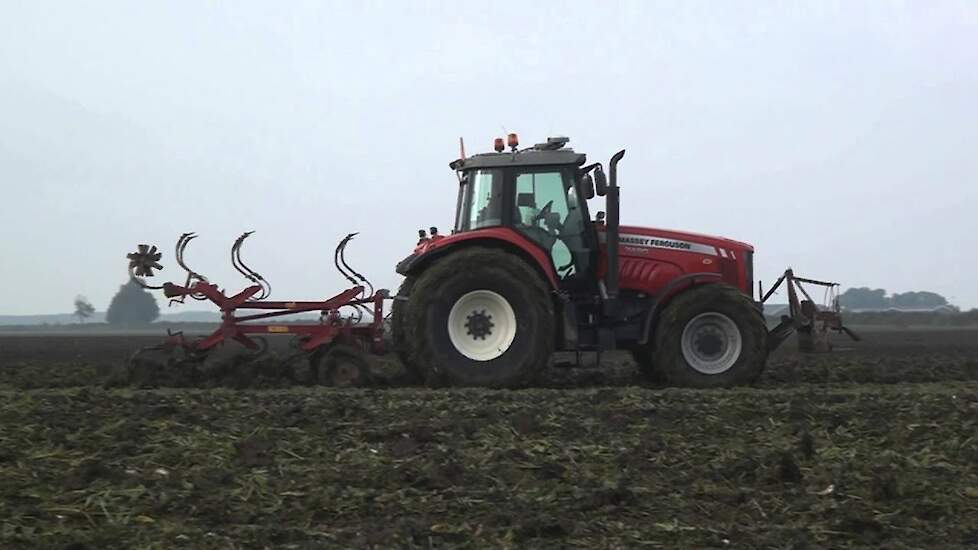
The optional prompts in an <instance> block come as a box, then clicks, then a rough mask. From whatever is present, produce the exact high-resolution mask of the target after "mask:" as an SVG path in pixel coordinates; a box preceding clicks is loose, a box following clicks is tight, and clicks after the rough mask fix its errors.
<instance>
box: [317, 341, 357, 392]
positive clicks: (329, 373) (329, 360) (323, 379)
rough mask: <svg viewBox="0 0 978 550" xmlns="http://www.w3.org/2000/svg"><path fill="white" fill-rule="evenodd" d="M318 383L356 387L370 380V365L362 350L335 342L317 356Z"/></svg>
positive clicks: (340, 386) (338, 386)
mask: <svg viewBox="0 0 978 550" xmlns="http://www.w3.org/2000/svg"><path fill="white" fill-rule="evenodd" d="M317 367H318V368H317V371H318V373H319V383H320V384H323V385H324V386H333V387H337V388H356V387H361V386H366V385H367V384H368V383H369V382H370V365H369V364H368V363H367V360H366V358H364V356H363V352H361V351H359V350H357V349H356V348H354V347H353V346H348V345H344V344H337V345H335V346H333V347H332V348H330V350H329V351H327V352H326V353H324V354H323V355H322V357H320V358H319V361H318V365H317Z"/></svg>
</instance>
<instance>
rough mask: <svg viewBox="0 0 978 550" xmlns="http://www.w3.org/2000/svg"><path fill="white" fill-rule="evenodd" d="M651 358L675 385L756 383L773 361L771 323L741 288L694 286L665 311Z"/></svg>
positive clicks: (701, 386) (710, 385)
mask: <svg viewBox="0 0 978 550" xmlns="http://www.w3.org/2000/svg"><path fill="white" fill-rule="evenodd" d="M651 358H652V362H651V364H654V365H655V375H657V376H661V377H662V380H663V381H665V382H666V383H667V384H669V385H675V386H686V387H693V388H716V387H729V386H738V385H743V384H750V383H751V382H753V381H755V380H756V379H757V377H758V376H760V374H761V372H762V371H763V370H764V364H765V362H766V361H767V327H766V326H765V324H764V318H763V317H762V316H761V313H760V311H758V310H757V308H755V307H754V304H753V302H752V301H751V299H750V298H749V297H748V296H746V295H744V294H743V293H741V292H740V291H739V290H737V289H736V288H734V287H731V286H727V285H723V284H708V285H702V286H698V287H694V288H692V289H690V290H687V291H685V292H683V293H682V294H680V295H679V296H676V297H675V298H674V299H673V300H672V301H671V302H670V303H669V305H668V306H666V308H665V309H664V310H663V311H662V315H661V316H660V317H659V319H658V322H657V324H656V334H655V337H654V346H653V349H652V354H651Z"/></svg>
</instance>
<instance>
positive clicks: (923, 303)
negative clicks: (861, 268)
mask: <svg viewBox="0 0 978 550" xmlns="http://www.w3.org/2000/svg"><path fill="white" fill-rule="evenodd" d="M839 305H840V306H842V307H844V308H846V309H871V310H872V309H876V310H883V309H889V308H900V309H933V308H936V307H941V306H949V305H950V304H949V303H948V301H947V299H946V298H945V297H944V296H941V295H940V294H938V293H936V292H929V291H926V290H921V291H910V292H903V293H899V292H898V293H895V294H892V295H889V296H887V294H886V290H884V289H882V288H868V287H859V288H850V289H848V290H846V291H845V292H843V293H842V294H840V295H839ZM952 307H953V306H952Z"/></svg>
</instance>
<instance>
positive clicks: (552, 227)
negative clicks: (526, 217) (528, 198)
mask: <svg viewBox="0 0 978 550" xmlns="http://www.w3.org/2000/svg"><path fill="white" fill-rule="evenodd" d="M553 205H554V201H552V200H551V201H547V204H545V205H543V208H541V209H540V212H538V213H537V215H536V216H533V225H534V226H536V223H537V222H538V221H540V220H543V224H544V225H546V226H547V229H546V231H547V233H548V234H550V235H553V236H557V235H559V234H560V230H561V224H560V216H559V215H558V214H555V213H554V212H551V208H552V207H553Z"/></svg>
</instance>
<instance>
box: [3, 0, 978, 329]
mask: <svg viewBox="0 0 978 550" xmlns="http://www.w3.org/2000/svg"><path fill="white" fill-rule="evenodd" d="M803 4H804V3H802V2H792V3H780V2H762V3H753V2H705V3H695V2H686V1H683V2H654V3H653V2H633V3H632V2H626V3H618V4H615V3H610V2H591V3H564V2H547V3H544V2H478V3H473V2H465V1H459V0H453V1H451V2H444V3H432V4H425V3H421V2H356V3H355V2H345V3H327V2H317V3H308V4H306V3H299V2H284V3H283V2H264V3H255V2H241V1H235V2H226V3H218V2H197V1H194V2H119V3H114V2H95V3H85V4H84V5H83V3H78V2H40V1H24V2H16V1H11V0H6V1H4V2H2V4H0V6H2V7H0V187H2V192H3V195H2V196H3V200H2V201H0V224H2V227H0V228H2V230H3V231H2V236H0V258H2V260H0V263H2V269H0V283H2V285H3V289H4V292H3V299H2V301H0V314H32V313H56V312H69V311H71V310H72V309H73V308H72V300H73V299H74V297H75V295H76V294H84V295H85V296H87V297H88V298H89V299H90V300H91V301H92V302H93V303H94V305H95V306H96V308H97V309H99V310H102V309H104V308H105V307H106V306H107V304H108V302H109V300H110V299H111V297H112V295H113V294H114V293H115V291H116V290H117V288H118V286H119V285H120V284H121V283H123V282H124V281H125V280H126V277H127V275H126V273H125V267H126V262H125V254H126V253H127V252H129V251H131V250H133V249H134V248H135V246H136V244H138V243H154V244H158V245H161V247H163V249H164V258H163V263H164V265H166V266H167V268H166V269H165V270H164V271H163V274H164V275H166V276H167V277H169V278H171V279H172V280H175V281H176V280H179V281H181V282H182V278H183V274H182V273H181V272H179V271H178V269H177V267H176V265H175V264H174V262H173V256H172V246H173V243H174V242H175V240H176V237H177V236H178V235H179V234H180V233H182V232H184V231H196V232H198V233H200V234H201V237H200V238H199V239H198V240H197V241H195V242H194V244H193V245H191V248H190V250H189V251H188V253H187V259H188V262H189V263H190V264H191V265H192V266H194V267H195V269H196V270H198V271H200V272H202V273H204V274H205V275H207V276H208V277H209V278H210V279H211V280H213V281H215V282H218V283H219V284H221V285H224V286H227V287H228V288H229V289H236V288H239V287H240V286H241V285H243V283H244V281H243V280H242V279H241V277H240V276H238V275H237V274H236V273H235V272H234V271H233V270H232V268H231V267H230V265H229V263H228V249H229V247H230V245H231V242H232V241H233V239H234V238H235V237H236V236H237V235H238V234H239V233H241V232H243V231H247V230H256V234H255V235H254V236H253V237H252V238H251V240H250V241H249V243H248V245H247V247H246V249H245V251H244V255H245V258H246V261H248V262H249V263H250V264H252V265H253V266H254V267H255V268H257V269H258V271H260V272H261V273H262V274H263V275H265V276H266V277H267V278H268V279H270V280H271V282H272V284H273V285H274V293H273V297H277V298H279V299H295V298H299V299H301V298H306V299H313V298H325V297H326V296H327V295H330V294H331V293H334V292H337V291H339V290H340V289H341V287H342V284H343V281H342V280H341V279H340V278H339V277H337V276H336V275H334V273H333V271H332V261H331V260H332V257H331V254H332V249H333V246H334V244H335V242H336V241H337V240H338V239H340V238H341V237H342V236H343V235H345V234H346V233H347V232H349V231H360V232H361V235H360V237H359V238H358V239H357V240H356V241H354V243H353V244H352V245H351V248H350V255H349V256H350V258H351V260H352V262H351V263H353V264H354V265H355V266H358V267H359V268H360V270H361V271H362V272H363V273H365V274H367V275H368V276H371V277H372V278H374V279H375V280H376V282H378V283H380V284H382V285H385V286H389V287H393V288H396V285H397V284H398V282H399V277H398V276H397V275H396V274H395V273H394V264H395V263H396V262H397V261H398V260H399V259H401V258H402V257H403V256H405V255H407V254H408V253H409V252H410V251H411V249H412V247H413V246H414V243H415V241H416V230H417V228H419V227H427V226H429V225H437V226H440V227H443V228H446V229H447V228H448V227H450V226H451V224H452V221H453V216H454V203H455V198H456V183H455V178H454V176H453V174H452V173H451V171H450V170H449V168H448V162H449V161H451V160H452V159H454V158H456V156H457V154H458V137H459V136H464V137H465V140H466V145H467V149H468V151H469V152H470V153H471V152H475V151H485V150H488V149H489V148H490V146H491V143H492V138H494V137H496V136H499V135H502V134H503V132H504V129H505V130H508V131H515V132H518V133H519V134H520V136H521V139H522V141H523V142H524V143H526V144H529V143H533V142H535V141H540V140H543V139H545V138H546V137H547V136H549V135H567V136H570V138H571V145H572V146H573V147H575V148H576V149H577V150H580V151H584V152H586V153H588V154H589V158H590V159H592V160H602V161H605V162H606V161H607V158H608V157H609V156H610V155H611V154H612V153H613V152H614V151H616V150H617V149H618V148H622V147H624V148H627V150H628V154H627V156H626V157H625V160H624V161H623V162H622V164H621V170H620V172H621V184H622V187H623V190H622V201H623V205H622V217H623V221H624V222H626V223H630V224H636V225H648V226H653V227H665V228H673V229H686V230H692V231H698V232H703V233H711V234H717V235H723V236H728V237H731V238H734V239H738V240H743V241H747V242H750V243H752V244H754V245H755V247H756V249H757V254H756V262H757V264H756V270H755V271H756V272H757V274H758V277H759V278H761V279H764V280H766V281H773V280H774V278H775V277H776V276H777V275H778V274H779V273H780V272H781V271H782V270H783V269H784V268H785V267H786V266H789V265H791V266H793V267H794V268H795V270H796V272H798V273H799V274H803V275H807V276H811V277H816V278H826V279H832V280H837V281H840V282H842V283H843V284H844V286H847V287H848V286H871V287H882V288H886V289H887V290H889V291H890V292H894V291H900V292H902V291H907V290H919V289H929V290H933V291H937V292H940V293H941V294H944V295H945V296H947V297H949V298H951V299H952V301H953V302H954V303H957V304H959V305H961V306H964V307H978V285H976V284H975V281H976V279H975V274H976V273H978V254H976V253H975V245H976V244H978V238H976V229H978V219H976V216H978V4H976V3H974V2H923V1H920V2H906V3H903V2H849V1H847V2H838V3H833V2H812V3H810V7H801V6H802V5H803ZM592 208H593V207H592ZM162 304H163V302H162V300H161V305H162ZM197 307H199V306H197Z"/></svg>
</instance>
